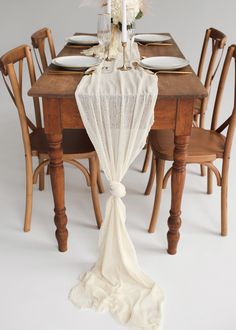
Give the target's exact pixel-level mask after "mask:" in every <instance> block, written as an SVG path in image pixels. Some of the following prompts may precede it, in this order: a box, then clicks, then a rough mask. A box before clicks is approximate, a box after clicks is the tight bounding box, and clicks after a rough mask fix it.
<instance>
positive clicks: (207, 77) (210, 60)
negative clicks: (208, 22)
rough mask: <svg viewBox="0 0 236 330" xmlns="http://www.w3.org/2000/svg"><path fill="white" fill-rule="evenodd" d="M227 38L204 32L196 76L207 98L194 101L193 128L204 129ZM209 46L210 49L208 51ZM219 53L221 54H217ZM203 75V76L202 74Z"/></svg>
mask: <svg viewBox="0 0 236 330" xmlns="http://www.w3.org/2000/svg"><path fill="white" fill-rule="evenodd" d="M226 41H227V37H226V35H225V34H224V33H223V32H221V31H219V30H217V29H214V28H209V29H207V30H206V33H205V37H204V41H203V45H202V51H201V56H200V61H199V65H198V71H197V76H198V77H199V79H200V80H201V81H202V83H203V84H204V86H205V88H206V90H207V92H208V96H207V97H205V98H204V99H203V100H200V99H199V100H198V99H197V100H196V101H195V107H194V113H193V125H194V126H195V127H201V128H204V127H205V114H206V111H207V106H208V102H209V96H210V92H211V87H212V82H213V80H214V78H215V76H216V73H217V71H218V68H219V65H220V62H221V59H222V55H223V51H224V47H225V45H226ZM210 46H211V49H210ZM220 51H221V54H219V53H220ZM205 72H206V73H205ZM204 73H205V74H204ZM151 154H152V153H151V147H150V146H149V145H148V143H147V152H146V157H145V160H144V165H143V170H142V172H146V171H147V168H148V163H149V160H150V158H151ZM200 168H201V176H205V169H204V166H202V165H201V166H200ZM155 172H156V168H155V161H154V159H152V166H151V171H150V176H149V180H148V184H147V187H146V190H145V193H144V194H145V195H149V194H150V192H151V190H152V186H153V182H154V179H155ZM208 176H211V173H210V170H208Z"/></svg>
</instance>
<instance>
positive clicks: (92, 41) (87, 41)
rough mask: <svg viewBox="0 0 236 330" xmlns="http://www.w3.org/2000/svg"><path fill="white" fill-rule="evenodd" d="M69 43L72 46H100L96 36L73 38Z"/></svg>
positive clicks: (68, 39) (69, 39)
mask: <svg viewBox="0 0 236 330" xmlns="http://www.w3.org/2000/svg"><path fill="white" fill-rule="evenodd" d="M67 41H68V42H69V43H71V44H79V45H96V44H98V38H97V37H95V36H89V35H79V36H72V37H69V38H67Z"/></svg>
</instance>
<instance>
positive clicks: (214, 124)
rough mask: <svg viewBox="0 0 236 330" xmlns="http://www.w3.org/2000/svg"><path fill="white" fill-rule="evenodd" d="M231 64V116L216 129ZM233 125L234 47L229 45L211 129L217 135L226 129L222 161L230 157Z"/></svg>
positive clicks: (235, 118) (235, 102)
mask: <svg viewBox="0 0 236 330" xmlns="http://www.w3.org/2000/svg"><path fill="white" fill-rule="evenodd" d="M231 63H233V65H234V100H233V110H232V113H231V115H230V116H229V117H228V118H227V119H226V120H225V121H224V122H223V124H221V125H220V126H219V127H218V128H217V125H218V117H219V113H220V110H221V103H222V98H223V93H224V88H225V83H226V81H227V77H228V72H229V68H230V65H231ZM235 125H236V45H231V46H230V47H229V48H228V51H227V55H226V57H225V61H224V65H223V68H222V72H221V76H220V81H219V85H218V89H217V94H216V99H215V104H214V110H213V116H212V122H211V129H212V130H215V131H216V132H218V133H221V132H222V131H224V130H225V129H227V133H226V143H225V151H224V159H228V158H229V157H230V151H231V146H232V142H233V137H234V133H235Z"/></svg>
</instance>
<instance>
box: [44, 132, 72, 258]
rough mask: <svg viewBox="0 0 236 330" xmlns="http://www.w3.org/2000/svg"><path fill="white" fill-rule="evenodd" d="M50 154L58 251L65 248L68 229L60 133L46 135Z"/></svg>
mask: <svg viewBox="0 0 236 330" xmlns="http://www.w3.org/2000/svg"><path fill="white" fill-rule="evenodd" d="M47 139H48V144H49V150H50V151H49V156H50V165H49V166H50V177H51V185H52V193H53V198H54V205H55V208H54V212H55V217H54V222H55V225H56V227H57V229H56V238H57V241H58V249H59V251H60V252H65V251H66V250H67V238H68V230H67V228H66V225H67V216H66V213H65V211H66V209H65V198H64V194H65V193H64V192H65V188H64V186H65V184H64V167H63V160H62V157H63V152H62V148H61V142H62V135H50V134H49V135H47Z"/></svg>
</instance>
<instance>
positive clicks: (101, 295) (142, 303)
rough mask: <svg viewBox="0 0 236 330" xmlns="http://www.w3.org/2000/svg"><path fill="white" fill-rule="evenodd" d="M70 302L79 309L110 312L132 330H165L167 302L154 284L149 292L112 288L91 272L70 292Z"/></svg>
mask: <svg viewBox="0 0 236 330" xmlns="http://www.w3.org/2000/svg"><path fill="white" fill-rule="evenodd" d="M157 297H159V298H158V299H157ZM69 299H70V301H71V302H72V303H73V304H74V305H75V306H76V307H77V308H79V309H94V310H95V311H97V312H110V314H111V315H112V316H113V317H114V319H116V320H117V321H119V322H120V323H121V324H122V325H126V326H128V327H130V328H134V329H140V330H161V329H162V326H161V322H162V321H161V315H162V305H163V300H164V298H163V293H162V291H161V289H160V288H159V287H158V286H157V285H156V284H154V283H153V284H152V285H150V288H144V287H141V286H135V285H130V284H125V283H115V284H111V283H110V282H109V281H108V280H107V279H106V278H103V277H101V274H100V273H98V272H96V271H95V270H92V271H90V272H87V273H86V274H85V275H84V276H82V277H81V279H80V283H79V284H78V285H76V286H75V287H74V288H73V289H72V290H71V292H70V295H69ZM150 306H152V308H150Z"/></svg>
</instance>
